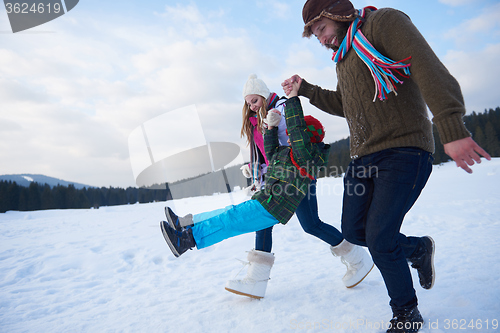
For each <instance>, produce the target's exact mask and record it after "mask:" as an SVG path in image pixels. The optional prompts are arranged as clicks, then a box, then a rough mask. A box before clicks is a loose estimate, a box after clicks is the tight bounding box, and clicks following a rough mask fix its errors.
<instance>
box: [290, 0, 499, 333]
mask: <svg viewBox="0 0 500 333" xmlns="http://www.w3.org/2000/svg"><path fill="white" fill-rule="evenodd" d="M302 16H303V19H304V23H305V27H304V33H303V36H305V37H309V36H311V35H315V36H316V37H317V38H318V39H319V41H320V42H321V44H322V45H324V46H326V47H327V48H330V49H332V50H334V51H335V52H334V58H333V60H334V61H336V62H337V79H338V84H337V89H336V91H329V90H325V89H322V88H320V87H318V86H314V85H311V84H310V83H308V82H307V81H305V80H304V79H302V78H301V77H299V76H298V75H294V76H293V77H291V78H290V79H288V80H286V81H285V82H283V84H282V85H283V89H284V91H285V93H288V91H290V87H291V86H292V84H296V83H298V84H299V85H300V88H299V95H301V96H304V97H307V98H309V100H310V102H311V104H313V105H315V106H316V107H318V108H319V109H321V110H323V111H325V112H328V113H330V114H333V115H337V116H340V117H345V118H346V120H347V123H348V125H349V130H350V151H351V157H352V158H353V160H352V161H351V163H350V165H349V168H348V170H347V171H346V174H345V177H344V199H343V200H344V201H343V211H342V233H343V235H344V237H345V238H346V239H347V240H348V241H349V242H351V243H354V244H357V245H362V246H367V247H368V249H369V251H370V253H371V255H372V257H373V261H374V262H375V264H376V265H377V267H378V268H379V270H380V272H381V274H382V277H383V279H384V282H385V284H386V287H387V291H388V294H389V297H390V299H391V300H390V305H391V308H392V311H393V318H392V319H391V322H390V323H391V325H390V328H389V329H388V331H387V332H417V331H418V330H419V329H420V328H421V327H422V326H423V319H422V316H421V314H420V312H419V310H418V307H417V305H418V302H417V297H416V293H415V290H414V288H413V282H412V278H411V273H410V269H409V267H408V261H409V262H410V263H411V264H412V267H414V268H416V269H417V271H418V274H419V279H420V284H421V286H422V287H423V288H424V289H430V288H432V286H433V284H434V278H435V272H434V267H433V266H434V265H433V257H434V241H433V240H432V238H431V237H429V236H425V237H407V236H405V235H403V234H402V233H400V228H401V225H402V222H403V218H404V216H405V214H406V213H407V212H408V210H409V209H410V208H411V207H412V205H413V204H414V202H415V201H416V200H417V198H418V196H419V195H420V192H421V191H422V189H423V188H424V186H425V183H426V182H427V179H428V177H429V176H430V173H431V170H432V160H433V158H432V153H433V151H434V141H433V136H432V125H431V122H430V120H429V119H428V117H427V106H428V107H429V109H430V111H431V112H432V114H433V116H434V117H433V122H434V123H435V124H436V126H437V128H438V131H439V135H440V138H441V141H442V143H443V144H444V148H445V152H446V153H447V154H448V155H449V156H450V157H452V158H453V159H454V160H455V162H456V164H457V166H459V167H461V168H463V169H464V170H465V171H467V172H469V173H471V172H472V170H471V169H470V167H469V166H471V165H473V164H474V161H475V162H477V163H480V162H481V159H480V155H482V156H484V157H486V159H488V160H489V159H491V157H490V156H489V155H488V153H486V152H485V151H484V150H483V149H482V148H481V147H479V146H478V145H477V144H476V143H475V142H474V141H473V140H472V138H471V137H470V133H469V132H468V131H467V129H466V128H465V126H464V124H463V120H462V117H463V115H464V114H465V107H464V102H463V97H462V93H461V90H460V87H459V85H458V82H457V81H456V80H455V78H453V77H452V76H451V75H450V73H449V72H448V70H447V69H446V68H445V67H444V65H443V64H442V63H441V62H440V61H439V59H438V58H437V56H436V55H435V54H434V52H433V51H432V49H431V48H430V46H429V45H428V44H427V42H426V41H425V39H424V38H423V37H422V35H421V34H420V33H419V31H418V30H417V29H416V27H415V26H414V25H413V24H412V23H411V21H410V19H409V18H408V17H407V16H406V15H405V14H404V13H402V12H400V11H397V10H394V9H390V8H385V9H381V10H377V9H376V8H374V7H367V8H364V9H361V10H356V9H354V7H353V5H352V3H351V2H350V1H348V0H308V1H307V2H306V3H305V5H304V8H303V12H302Z"/></svg>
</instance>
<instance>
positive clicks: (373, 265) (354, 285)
mask: <svg viewBox="0 0 500 333" xmlns="http://www.w3.org/2000/svg"><path fill="white" fill-rule="evenodd" d="M373 267H375V264H372V267H371V268H370V270H369V271H368V273H366V274H365V276H363V278H362V279H361V280H359V281H358V282H357V283H356V284H353V285H352V286H346V288H354V287H356V286H357V285H358V284H360V283H361V281H363V280H364V279H365V277H367V276H368V274H370V272H371V271H372V269H373Z"/></svg>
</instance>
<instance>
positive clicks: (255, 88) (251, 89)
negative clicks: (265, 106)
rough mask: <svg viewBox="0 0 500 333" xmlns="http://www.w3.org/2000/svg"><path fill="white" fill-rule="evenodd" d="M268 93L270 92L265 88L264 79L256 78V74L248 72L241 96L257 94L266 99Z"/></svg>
mask: <svg viewBox="0 0 500 333" xmlns="http://www.w3.org/2000/svg"><path fill="white" fill-rule="evenodd" d="M270 94H271V92H270V91H269V89H268V88H267V86H266V84H265V83H264V81H262V80H261V79H258V78H257V75H255V74H250V76H249V77H248V80H247V82H246V83H245V86H244V87H243V98H245V97H247V96H248V95H259V96H262V97H264V98H266V99H267V98H268V97H269V95H270Z"/></svg>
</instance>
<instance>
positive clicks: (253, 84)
mask: <svg viewBox="0 0 500 333" xmlns="http://www.w3.org/2000/svg"><path fill="white" fill-rule="evenodd" d="M291 96H293V94H291ZM243 97H244V99H245V105H244V107H243V126H242V130H241V133H242V135H245V136H246V137H247V140H248V142H249V144H250V148H251V149H250V150H251V162H250V165H249V166H246V167H245V166H244V167H243V168H242V171H243V173H244V174H245V175H246V176H247V177H252V179H253V184H252V186H251V188H252V189H253V191H255V192H257V193H256V194H255V195H254V196H253V197H252V199H254V198H255V197H259V196H262V195H264V194H263V193H262V192H263V191H260V193H259V190H261V188H264V187H265V186H271V187H272V186H274V185H273V184H269V181H270V180H269V179H271V182H273V181H274V180H275V179H276V178H274V177H273V176H272V175H269V177H266V176H267V175H266V171H267V166H268V165H269V160H268V156H266V150H265V149H264V140H263V139H262V133H263V131H265V132H266V135H268V136H267V137H266V140H267V138H271V137H272V138H274V137H273V136H271V135H270V134H271V133H270V132H271V131H270V130H269V129H271V128H274V129H275V130H274V131H273V134H274V135H276V139H277V140H278V142H279V146H282V147H283V146H288V145H289V144H288V143H287V141H288V136H287V134H286V132H287V130H286V121H285V116H284V115H285V112H284V111H285V110H284V109H285V106H286V103H284V99H279V98H278V97H277V95H276V94H274V93H271V92H269V89H268V88H267V86H266V84H265V83H264V82H263V81H262V80H260V79H258V78H257V77H256V76H255V75H251V76H250V77H249V79H248V81H247V82H246V84H245V86H244V89H243ZM297 99H298V98H297ZM293 102H294V104H295V106H294V105H290V106H286V108H287V117H290V113H292V112H297V111H296V109H299V108H300V116H301V117H303V115H302V109H301V107H300V102H299V101H293ZM297 105H298V106H297ZM290 110H291V111H290ZM266 122H267V124H266ZM317 123H319V122H317ZM317 123H316V125H317ZM250 125H251V126H250ZM266 126H267V127H268V130H265V129H264V128H265V127H266ZM321 131H322V135H321V139H320V140H319V139H317V140H316V141H317V142H319V141H322V139H323V137H324V130H323V128H322V127H321ZM278 142H276V143H278ZM317 142H316V143H317ZM268 144H271V143H268V142H267V141H266V142H265V145H266V147H267V146H268ZM321 145H324V144H323V143H321ZM314 146H316V145H314ZM252 147H253V148H252ZM281 149H285V148H284V147H283V148H281ZM288 149H289V148H288ZM326 157H327V155H326ZM269 158H271V156H269ZM294 162H295V161H293V162H292V161H291V160H290V163H292V165H293V163H294ZM325 163H326V160H325ZM272 167H274V166H271V168H272ZM293 167H296V168H297V167H298V165H293ZM309 176H310V175H309ZM266 178H269V179H266ZM273 183H274V182H273ZM307 183H308V186H307V188H306V189H305V193H304V195H303V198H302V197H301V198H300V201H298V202H297V206H296V209H295V207H294V210H292V214H293V211H295V213H296V215H297V218H298V220H299V222H300V224H301V226H302V228H303V229H304V231H305V232H307V233H309V234H311V235H313V236H316V237H318V238H320V239H322V240H323V241H325V242H326V243H328V244H330V248H331V252H332V254H333V255H335V256H340V257H341V260H342V262H343V263H344V264H346V266H347V273H346V274H345V276H344V277H343V279H342V280H343V282H344V284H345V286H346V287H348V288H351V287H354V286H355V285H357V284H358V283H359V282H361V281H362V280H363V279H364V277H365V276H366V275H368V273H369V272H370V270H371V269H372V267H373V261H372V260H371V258H370V256H369V255H368V253H367V252H366V251H365V250H364V249H362V248H361V247H359V246H355V245H353V244H351V243H349V242H347V241H345V240H344V239H343V237H342V234H341V233H340V232H339V231H338V230H337V229H336V228H334V227H333V226H331V225H329V224H326V223H323V222H322V221H321V220H320V219H319V216H318V207H317V200H316V179H315V178H314V177H311V179H309V178H308V179H307ZM266 200H271V199H269V198H267V197H266ZM252 215H253V214H252ZM205 216H206V215H205ZM290 217H291V215H290ZM203 218H204V216H203V214H199V215H196V216H195V217H194V219H193V218H192V217H188V218H178V217H177V216H176V215H175V214H174V213H173V212H172V211H171V210H169V214H167V220H169V223H170V224H171V227H173V228H177V230H179V231H180V230H181V229H180V226H187V225H189V224H191V223H197V222H200V221H202V219H203ZM258 222H261V221H258ZM258 222H255V221H254V222H251V224H252V227H254V228H255V224H257V225H258ZM285 223H286V222H285ZM274 224H275V223H271V224H270V225H269V226H268V227H266V228H256V229H253V230H259V231H257V232H256V238H255V249H254V250H251V251H250V252H249V254H248V262H249V268H248V271H247V276H246V277H245V278H244V279H243V280H230V281H228V282H227V283H226V290H228V291H231V292H234V293H236V294H241V295H245V296H249V297H253V298H262V297H264V295H265V291H266V287H267V281H268V280H269V276H270V271H271V268H272V266H273V263H274V255H273V254H272V253H270V252H271V248H272V228H273V225H274ZM252 227H251V228H252ZM260 229H261V230H260ZM247 232H248V231H247ZM199 245H200V244H198V248H200V246H199Z"/></svg>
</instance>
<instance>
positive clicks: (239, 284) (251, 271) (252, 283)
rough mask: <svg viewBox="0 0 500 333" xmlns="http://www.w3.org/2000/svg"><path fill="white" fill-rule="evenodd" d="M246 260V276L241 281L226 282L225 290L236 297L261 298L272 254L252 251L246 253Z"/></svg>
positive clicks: (265, 285) (269, 272)
mask: <svg viewBox="0 0 500 333" xmlns="http://www.w3.org/2000/svg"><path fill="white" fill-rule="evenodd" d="M247 259H248V265H249V267H248V271H247V276H246V277H245V278H244V279H242V280H229V281H227V282H226V287H225V289H226V290H227V291H230V292H232V293H235V294H238V295H243V296H248V297H252V298H258V299H259V298H263V297H264V295H265V294H266V288H267V281H268V280H269V276H270V275H271V268H272V267H273V264H274V254H272V253H268V252H264V251H258V250H252V251H250V252H248V257H247Z"/></svg>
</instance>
